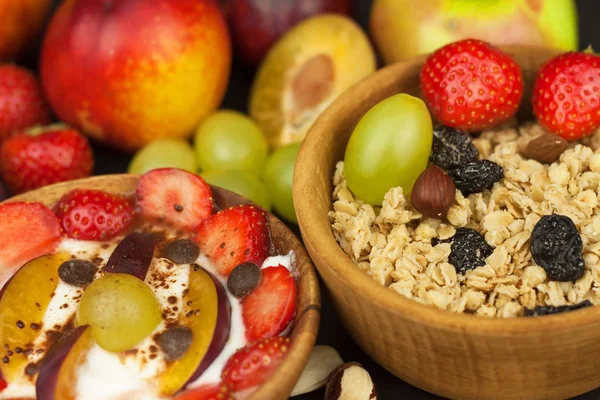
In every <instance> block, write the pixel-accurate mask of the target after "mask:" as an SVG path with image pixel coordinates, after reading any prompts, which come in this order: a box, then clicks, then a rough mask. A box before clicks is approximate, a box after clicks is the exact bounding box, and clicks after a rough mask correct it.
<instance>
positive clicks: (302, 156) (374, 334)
mask: <svg viewBox="0 0 600 400" xmlns="http://www.w3.org/2000/svg"><path fill="white" fill-rule="evenodd" d="M505 50H507V51H508V52H509V53H511V54H513V55H514V57H515V58H516V60H517V62H518V63H519V64H520V65H521V67H522V69H523V75H524V80H525V86H526V92H525V97H524V101H523V106H522V109H521V110H520V112H519V115H520V116H522V117H525V118H529V119H531V118H532V115H531V111H530V110H531V107H530V105H529V103H530V102H529V98H530V93H531V85H532V81H533V78H534V74H535V72H536V71H537V70H538V68H539V66H540V65H541V64H542V63H543V62H544V61H546V60H548V59H549V58H551V57H552V56H554V55H555V54H557V53H555V52H553V51H550V50H545V49H539V48H524V47H509V48H505ZM423 61H424V57H420V58H417V59H414V60H412V61H410V62H407V63H402V64H396V65H392V66H389V67H387V68H384V69H382V70H380V71H378V72H377V73H375V74H374V75H373V76H371V77H369V78H367V79H366V80H364V81H362V82H361V83H359V84H358V85H356V86H354V87H353V88H351V89H350V90H348V91H347V92H346V93H344V94H343V95H342V96H341V97H340V98H339V99H338V100H337V101H335V102H334V103H333V104H332V105H331V106H330V107H329V108H328V109H327V110H326V111H325V112H324V113H323V114H322V115H321V117H320V118H319V119H318V120H317V121H316V122H315V124H314V125H313V128H312V129H311V130H310V132H309V133H308V136H307V137H306V139H305V140H304V143H303V145H302V147H301V149H300V153H299V155H298V159H297V161H296V168H295V171H296V172H295V176H294V203H295V207H296V213H297V216H298V220H299V225H300V231H301V233H302V237H303V239H304V244H305V246H306V248H307V250H308V252H309V254H310V255H311V257H312V260H313V262H314V263H315V264H316V267H317V269H318V271H319V273H320V275H321V277H322V278H323V280H324V282H325V284H326V286H327V288H328V289H329V291H330V293H331V296H332V301H333V303H334V307H335V309H336V310H337V313H338V315H339V317H340V319H341V320H342V323H343V325H344V326H345V328H346V329H347V331H348V332H349V334H350V335H351V337H352V338H353V339H354V340H355V341H356V342H357V343H358V345H359V346H360V347H361V348H362V349H363V350H364V351H365V352H366V353H368V354H369V355H370V356H371V357H372V358H373V359H375V361H377V362H378V363H379V364H381V365H382V366H383V367H384V368H385V369H387V370H388V371H390V372H391V373H393V374H395V375H396V376H398V377H399V378H401V379H403V380H405V381H406V382H408V383H410V384H412V385H414V386H417V387H419V388H421V389H424V390H427V391H429V392H432V393H435V394H438V395H441V396H444V397H449V398H458V399H503V400H507V399H519V400H522V399H527V400H534V399H545V400H547V399H564V398H568V397H572V396H575V395H578V394H581V393H584V392H587V391H589V390H592V389H594V388H596V387H598V386H600V307H590V308H588V309H585V310H582V311H579V312H572V313H567V314H562V315H552V316H545V317H541V318H516V319H492V318H484V317H478V316H474V315H465V314H455V313H451V312H449V311H443V310H439V309H437V308H435V307H432V306H427V305H422V304H420V303H417V302H415V301H413V300H410V299H408V298H405V297H403V296H401V295H399V294H397V293H395V292H394V291H392V290H389V289H384V288H383V287H382V286H381V285H380V284H379V283H377V282H375V281H374V280H372V279H371V278H369V277H368V276H366V274H364V273H363V272H362V271H360V270H359V269H358V268H357V267H356V265H355V264H354V263H353V262H352V261H351V260H350V258H349V257H347V256H346V254H345V253H344V252H343V251H342V249H341V248H340V247H339V246H338V244H337V242H336V241H335V239H334V236H333V234H332V231H331V224H330V221H329V218H328V216H327V213H328V212H329V211H330V210H331V209H332V190H333V186H332V177H333V173H334V170H335V164H336V162H337V161H340V160H343V158H344V151H345V148H346V144H347V142H348V139H349V137H350V134H351V133H352V130H353V128H354V126H355V125H356V124H357V122H358V121H359V119H360V118H361V117H362V116H363V115H364V114H365V113H366V112H367V111H368V110H369V109H370V108H371V107H373V106H374V105H375V104H377V103H378V102H379V101H381V100H383V99H385V98H387V97H389V96H391V95H394V94H396V93H400V92H405V93H409V94H412V95H419V71H420V69H421V66H422V65H423Z"/></svg>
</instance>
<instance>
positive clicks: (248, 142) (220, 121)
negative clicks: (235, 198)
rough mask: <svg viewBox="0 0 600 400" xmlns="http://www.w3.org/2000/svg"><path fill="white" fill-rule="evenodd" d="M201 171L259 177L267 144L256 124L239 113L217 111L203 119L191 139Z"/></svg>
mask: <svg viewBox="0 0 600 400" xmlns="http://www.w3.org/2000/svg"><path fill="white" fill-rule="evenodd" d="M194 146H195V148H196V155H197V157H198V166H199V167H200V169H201V170H202V171H223V170H243V171H248V172H252V173H254V174H260V173H261V172H262V169H263V166H264V164H265V160H266V159H267V151H268V145H267V140H266V139H265V136H264V135H263V133H262V132H261V131H260V128H259V127H258V125H256V122H254V121H252V120H251V119H250V118H248V117H247V116H245V115H244V114H242V113H239V112H237V111H231V110H221V111H218V112H216V113H214V114H213V115H211V116H210V117H208V118H206V119H205V120H204V121H203V122H202V124H201V125H200V127H199V128H198V131H197V132H196V136H195V138H194Z"/></svg>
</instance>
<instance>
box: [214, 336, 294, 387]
mask: <svg viewBox="0 0 600 400" xmlns="http://www.w3.org/2000/svg"><path fill="white" fill-rule="evenodd" d="M289 347H290V339H289V338H283V337H274V338H268V339H263V340H261V341H259V342H256V343H253V344H250V345H248V346H246V347H244V348H243V349H240V350H238V351H237V352H236V353H235V354H234V355H232V356H231V357H230V358H229V360H227V363H226V364H225V368H223V372H222V373H221V379H222V380H223V382H224V383H225V384H226V385H227V386H229V387H230V388H231V390H233V391H234V392H239V391H240V390H244V389H249V388H251V387H254V386H257V385H260V384H261V383H263V382H264V381H265V380H266V379H267V378H268V377H269V375H271V374H272V373H273V371H275V370H276V369H277V367H278V366H279V364H281V361H282V360H283V357H284V356H285V354H286V353H287V352H288V350H289Z"/></svg>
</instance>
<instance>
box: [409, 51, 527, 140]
mask: <svg viewBox="0 0 600 400" xmlns="http://www.w3.org/2000/svg"><path fill="white" fill-rule="evenodd" d="M420 78H421V91H422V92H423V98H424V99H425V102H426V103H427V106H428V107H429V109H430V111H431V112H432V113H433V115H434V116H435V118H437V119H438V120H439V122H441V123H442V124H444V125H447V126H452V127H455V128H459V129H463V130H466V131H471V132H472V131H481V130H485V129H488V128H491V127H493V126H495V125H498V124H501V123H503V122H505V121H507V120H508V119H509V118H510V117H512V116H513V115H514V114H515V113H516V112H517V109H518V108H519V104H520V103H521V98H522V97H523V78H522V76H521V69H520V68H519V65H518V64H517V63H516V62H515V60H513V59H512V58H511V57H510V56H509V55H508V54H505V53H503V52H502V51H501V50H499V49H497V48H496V47H494V46H492V45H490V44H488V43H486V42H482V41H480V40H475V39H466V40H462V41H459V42H455V43H451V44H449V45H446V46H444V47H442V48H440V49H439V50H437V51H436V52H435V53H433V54H432V55H431V56H429V58H427V60H426V61H425V64H424V65H423V68H422V69H421V77H420Z"/></svg>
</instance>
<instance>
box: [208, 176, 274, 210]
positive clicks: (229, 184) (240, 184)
mask: <svg viewBox="0 0 600 400" xmlns="http://www.w3.org/2000/svg"><path fill="white" fill-rule="evenodd" d="M201 175H202V177H203V178H204V179H205V180H206V182H208V183H210V184H211V185H213V186H219V187H221V188H223V189H227V190H229V191H231V192H233V193H237V194H239V195H240V196H244V197H245V198H247V199H248V200H251V201H253V202H255V203H256V204H258V205H259V206H261V207H262V208H264V209H265V210H270V209H271V200H270V199H269V194H268V193H267V188H266V187H265V184H264V183H262V182H261V181H260V179H258V178H257V177H256V176H255V175H253V174H252V173H250V172H247V171H211V172H203V173H202V174H201Z"/></svg>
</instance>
